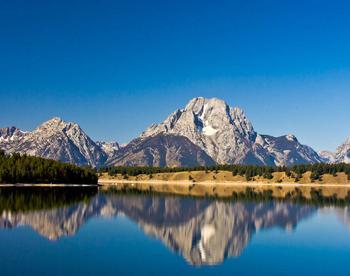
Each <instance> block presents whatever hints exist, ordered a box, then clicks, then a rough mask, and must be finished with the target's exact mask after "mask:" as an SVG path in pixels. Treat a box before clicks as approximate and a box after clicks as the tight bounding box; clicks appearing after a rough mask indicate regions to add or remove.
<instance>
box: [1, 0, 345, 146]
mask: <svg viewBox="0 0 350 276" xmlns="http://www.w3.org/2000/svg"><path fill="white" fill-rule="evenodd" d="M349 14H350V2H349V1H329V0H327V1H322V0H302V1H301V0H300V1H298V0H291V1H288V0H284V1H280V0H276V1H269V0H265V1H261V0H257V1H249V0H242V1H234V0H229V1H205V0H201V1H200V0H198V1H188V0H186V1H185V0H179V1H151V0H148V1H144V0H142V1H132V0H125V1H117V0H114V1H101V0H100V1H88V0H84V1H73V0H70V1H64V0H58V1H50V0H42V1H35V0H31V1H28V0H23V1H17V0H10V1H5V0H0V103H1V113H0V126H8V125H16V126H18V127H20V128H22V129H26V130H31V129H33V128H34V127H35V126H37V125H38V124H39V123H41V122H43V121H45V120H47V119H49V118H50V117H53V116H60V117H62V118H64V119H65V120H68V121H75V122H77V123H79V124H80V125H81V126H82V127H83V128H84V129H85V130H86V132H87V133H88V134H89V135H90V136H91V137H92V138H93V139H101V140H117V141H119V142H127V141H128V140H130V139H131V138H133V137H135V136H137V135H138V134H139V133H140V132H141V131H142V130H143V129H145V128H146V127H147V126H149V125H150V124H151V123H152V122H160V121H162V120H163V119H164V118H165V117H166V116H167V115H168V114H169V113H171V112H173V111H174V110H175V109H176V108H178V107H183V106H184V105H185V104H186V103H187V101H188V100H189V99H191V98H193V97H196V96H205V97H219V98H223V99H225V100H226V101H227V102H228V103H229V104H230V105H232V106H239V107H241V108H243V109H244V110H245V111H246V113H247V116H248V117H249V118H250V120H251V121H252V122H253V124H254V127H255V129H256V130H257V131H258V132H260V133H267V134H272V135H282V134H287V133H294V134H295V135H296V136H297V137H298V138H299V140H300V141H301V142H303V143H306V144H309V145H311V146H313V147H314V148H315V149H317V150H319V149H331V150H334V149H335V147H336V146H337V145H339V144H340V143H341V142H342V141H343V140H345V138H346V137H347V136H350V125H349V118H350V108H349V106H350V105H349V104H350V27H349V26H350V16H349Z"/></svg>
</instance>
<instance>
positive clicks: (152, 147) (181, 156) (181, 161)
mask: <svg viewBox="0 0 350 276" xmlns="http://www.w3.org/2000/svg"><path fill="white" fill-rule="evenodd" d="M107 164H108V165H117V166H118V165H123V166H155V167H183V166H209V165H214V164H215V162H214V161H213V159H212V158H211V157H210V156H209V155H207V154H206V153H205V152H204V151H203V150H202V149H201V148H200V147H198V146H196V145H194V144H193V143H192V142H191V141H190V140H189V139H187V138H186V137H183V136H176V135H156V136H152V137H145V138H137V139H135V140H133V141H131V142H130V143H129V144H128V145H127V146H125V147H123V148H122V149H120V150H119V151H118V152H117V153H116V155H115V156H114V157H113V158H112V159H110V160H109V161H108V162H107Z"/></svg>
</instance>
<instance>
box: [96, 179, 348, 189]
mask: <svg viewBox="0 0 350 276" xmlns="http://www.w3.org/2000/svg"><path fill="white" fill-rule="evenodd" d="M136 183H139V184H152V185H154V184H159V185H164V184H169V185H173V184H175V185H204V186H205V185H207V186H219V185H225V186H230V187H261V186H266V187H334V188H335V187H338V188H349V189H350V184H347V183H344V184H339V183H295V182H282V183H277V182H276V183H266V182H259V181H250V182H248V181H246V182H244V181H235V182H233V181H221V182H215V181H199V182H198V181H186V180H178V181H175V180H99V181H98V184H99V185H100V186H113V185H118V184H136Z"/></svg>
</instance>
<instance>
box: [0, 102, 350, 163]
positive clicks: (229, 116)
mask: <svg viewBox="0 0 350 276" xmlns="http://www.w3.org/2000/svg"><path fill="white" fill-rule="evenodd" d="M0 149H2V150H5V152H7V153H15V152H17V153H22V154H29V155H34V156H40V157H44V158H50V159H55V160H59V161H63V162H69V163H74V164H78V165H89V166H92V167H99V166H104V165H108V166H113V165H127V166H161V167H163V166H169V167H174V166H198V165H201V166H209V165H214V164H250V165H271V166H273V165H277V166H291V165H296V164H304V163H307V164H314V163H320V162H328V163H331V162H347V163H350V138H349V139H348V140H347V141H346V142H345V143H344V144H343V145H342V146H340V147H339V148H338V150H337V152H336V153H331V152H326V151H323V152H320V153H317V152H316V151H315V150H313V149H312V148H311V147H309V146H306V145H302V144H301V143H300V142H299V141H298V139H297V138H296V137H295V136H294V135H292V134H289V135H284V136H280V137H274V136H271V135H263V134H259V133H257V132H256V131H255V130H254V128H253V125H252V123H251V122H250V121H249V119H248V118H247V117H246V115H245V113H244V111H243V110H241V109H239V108H233V107H230V106H228V105H227V104H226V103H225V102H224V101H223V100H220V99H216V98H212V99H206V98H202V97H199V98H194V99H192V100H191V101H190V102H189V103H188V104H187V105H186V107H185V108H183V109H178V110H176V111H175V112H173V113H172V114H171V115H170V116H168V118H166V119H165V120H164V121H163V122H162V123H159V124H153V125H151V126H150V127H149V128H148V129H147V130H145V131H144V132H143V133H142V134H141V135H140V136H139V137H137V138H135V139H133V140H132V141H131V142H130V143H128V144H127V145H125V146H120V145H119V144H118V143H117V142H110V143H107V142H101V141H98V142H95V141H93V140H92V139H91V138H90V137H89V136H88V135H87V134H86V133H85V132H84V131H83V130H82V129H81V127H80V126H79V125H77V124H75V123H70V122H65V121H63V120H62V119H61V118H57V117H55V118H53V119H51V120H49V121H47V122H45V123H43V124H42V125H40V126H39V127H37V128H36V129H35V130H34V131H31V132H28V131H22V130H19V129H18V128H16V127H5V128H0Z"/></svg>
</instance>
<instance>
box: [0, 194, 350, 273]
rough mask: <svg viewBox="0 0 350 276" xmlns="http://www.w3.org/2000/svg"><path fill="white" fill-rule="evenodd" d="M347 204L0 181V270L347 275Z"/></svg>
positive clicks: (349, 223) (349, 230)
mask: <svg viewBox="0 0 350 276" xmlns="http://www.w3.org/2000/svg"><path fill="white" fill-rule="evenodd" d="M349 257H350V210H349V209H348V208H347V207H336V206H333V207H320V206H315V205H307V204H301V205H298V204H293V203H287V202H283V203H281V202H277V201H272V202H247V201H227V200H225V201H224V200H214V199H193V198H190V197H175V196H162V195H126V194H116V193H112V192H109V193H104V192H101V191H100V192H98V191H97V190H95V189H93V188H85V189H77V188H69V189H66V188H64V189H63V188H61V189H49V188H47V189H46V188H45V189H44V188H35V189H34V188H32V189H29V188H17V189H15V188H6V189H5V188H3V189H0V275H296V274H297V275H350V266H349Z"/></svg>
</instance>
